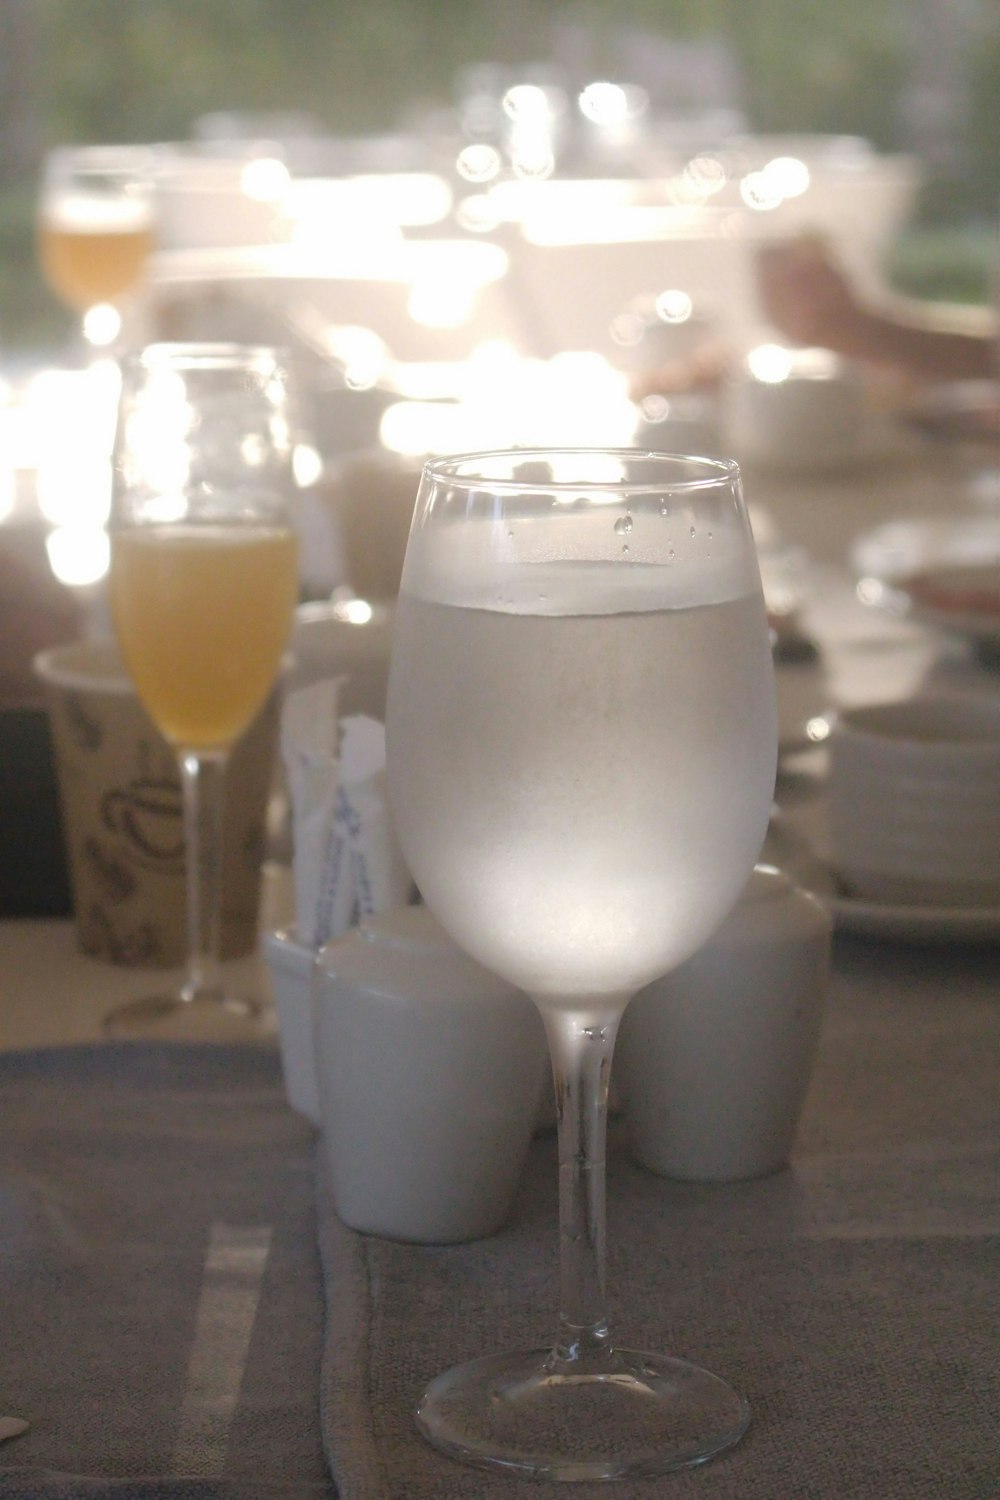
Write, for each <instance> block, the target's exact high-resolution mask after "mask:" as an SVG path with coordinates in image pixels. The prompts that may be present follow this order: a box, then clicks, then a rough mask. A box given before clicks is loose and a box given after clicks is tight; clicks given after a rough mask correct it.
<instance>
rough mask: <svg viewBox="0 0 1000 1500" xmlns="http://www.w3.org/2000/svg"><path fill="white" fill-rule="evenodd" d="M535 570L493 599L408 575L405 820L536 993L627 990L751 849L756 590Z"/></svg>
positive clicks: (393, 760) (707, 906)
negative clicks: (701, 598)
mask: <svg viewBox="0 0 1000 1500" xmlns="http://www.w3.org/2000/svg"><path fill="white" fill-rule="evenodd" d="M527 572H528V573H532V572H533V573H534V574H535V575H536V576H534V577H532V578H531V581H530V584H527V585H525V586H518V587H517V589H516V591H515V592H513V593H511V592H510V591H507V592H506V593H504V592H502V591H501V593H500V594H499V595H498V594H497V592H496V591H495V590H494V591H493V593H494V597H488V596H487V598H486V599H485V601H482V602H485V604H486V605H487V607H482V602H481V603H479V604H477V603H476V602H474V599H473V598H472V597H470V595H474V594H475V592H476V587H475V582H474V580H473V583H472V585H471V586H470V585H469V584H468V579H466V580H465V581H464V582H461V583H459V584H456V585H455V586H454V587H453V586H452V585H451V584H449V582H448V580H447V579H445V580H444V582H443V584H442V579H441V578H437V579H433V580H431V581H430V582H428V579H427V578H422V577H420V576H419V574H418V575H417V576H416V578H415V579H413V578H411V579H410V581H409V584H408V585H404V591H403V593H402V594H401V596H400V599H399V605H398V613H397V619H396V629H395V641H394V648H393V665H392V674H391V682H390V693H389V735H390V777H391V783H390V785H391V793H392V800H393V808H394V813H395V816H396V820H397V827H398V832H399V836H400V839H401V842H402V845H403V848H404V851H405V853H406V855H407V858H408V860H409V862H410V865H411V868H412V870H413V872H414V875H415V877H416V880H417V883H418V885H419V887H420V889H421V892H422V894H423V896H424V898H425V900H426V901H427V903H428V904H429V905H430V906H431V908H432V909H433V910H434V911H435V913H436V914H437V916H438V917H439V919H440V920H441V921H442V923H443V924H444V925H445V926H446V927H448V928H449V930H450V931H451V933H452V935H453V936H454V938H455V939H456V940H457V941H458V942H459V943H460V944H461V945H462V946H463V947H465V948H466V949H467V950H468V951H469V952H470V953H472V954H473V955H474V956H475V957H476V958H477V959H478V960H479V961H480V962H481V963H483V964H485V965H486V966H487V967H488V968H491V969H493V970H495V971H496V972H497V973H499V974H501V975H503V976H504V977H505V978H507V979H509V980H511V981H513V982H514V983H515V984H517V985H519V986H520V987H522V988H524V989H526V990H528V991H529V992H531V993H532V994H533V995H534V996H535V997H536V998H538V999H543V998H545V997H548V998H549V1000H550V1001H551V1000H556V999H562V1000H564V1001H566V1002H569V1003H572V1002H573V1000H574V999H577V1000H582V999H584V998H585V997H588V996H590V997H592V996H602V997H607V996H608V995H617V996H620V997H621V1000H622V1003H624V1002H625V1000H626V999H627V998H628V997H629V996H630V995H631V994H632V993H633V992H634V991H635V990H636V989H637V988H639V987H640V986H641V985H643V984H645V983H647V982H648V981H650V980H651V979H653V978H655V977H657V976H658V975H660V974H662V973H663V972H665V971H666V970H668V969H670V968H672V967H673V966H674V965H675V964H677V963H679V962H681V961H682V960H683V959H684V958H685V957H687V956H688V955H689V954H690V953H691V952H693V951H694V950H695V949H696V948H697V947H698V946H700V944H701V942H702V941H703V940H704V939H705V938H707V937H708V935H709V934H710V932H711V931H712V930H713V928H714V927H715V926H716V925H717V924H718V923H719V921H721V919H722V918H723V916H724V915H725V914H726V912H727V911H728V910H729V908H730V907H731V906H732V904H733V903H734V902H735V900H736V898H737V896H738V895H739V892H740V890H741V889H742V887H743V885H744V883H745V881H746V879H747V875H748V873H749V870H750V868H751V866H752V864H753V861H754V859H755V857H756V854H757V851H758V850H759V848H760V844H761V840H762V838H763V835H764V831H765V828H766V824H767V818H768V813H769V810H770V804H771V797H772V790H773V784H774V769H775V740H776V730H775V708H774V698H773V679H772V672H771V665H770V652H769V645H768V639H767V632H766V628H765V623H764V613H763V604H762V601H761V597H760V591H759V587H758V586H757V584H756V580H755V579H753V580H751V579H748V578H746V577H744V576H741V575H740V572H739V570H737V571H736V572H735V573H734V570H732V569H730V570H729V571H728V573H727V571H726V570H725V569H724V568H723V569H720V570H719V572H720V574H721V578H720V577H717V576H715V574H714V573H713V572H712V571H710V570H708V569H705V570H700V571H699V570H693V571H692V570H686V569H684V568H683V567H682V566H678V568H677V569H675V570H673V571H672V570H671V569H669V568H667V567H660V566H651V565H648V564H642V563H635V564H632V565H627V564H625V565H623V564H621V563H615V562H607V561H605V562H579V563H573V562H570V563H558V562H557V563H554V564H552V563H548V564H546V565H545V566H543V567H540V568H536V569H534V570H532V569H528V570H527ZM414 582H415V584H416V587H415V588H414V587H413V585H414ZM449 593H451V594H452V595H453V602H446V603H442V602H439V599H440V596H441V595H442V594H443V595H444V596H445V597H447V596H448V595H449ZM699 593H701V594H708V596H709V602H697V596H698V594H699ZM421 594H425V595H427V596H428V597H421V596H420V595H421ZM692 595H694V596H695V597H694V598H692ZM434 596H437V597H434Z"/></svg>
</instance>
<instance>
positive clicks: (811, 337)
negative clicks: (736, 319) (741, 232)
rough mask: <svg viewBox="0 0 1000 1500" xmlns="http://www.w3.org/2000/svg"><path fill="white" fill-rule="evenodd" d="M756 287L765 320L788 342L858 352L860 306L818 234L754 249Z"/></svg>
mask: <svg viewBox="0 0 1000 1500" xmlns="http://www.w3.org/2000/svg"><path fill="white" fill-rule="evenodd" d="M756 270H757V288H758V292H759V295H760V300H761V306H762V308H763V311H764V314H765V316H766V317H767V319H768V322H770V323H771V324H773V326H774V328H775V329H776V330H777V332H778V333H780V334H781V335H782V337H784V338H786V339H788V340H789V342H790V343H793V344H804V345H809V346H817V347H821V348H824V349H833V350H835V351H836V352H838V353H841V354H852V353H855V352H857V351H858V348H859V344H860V341H861V335H862V329H863V325H864V321H865V313H864V309H863V308H862V307H861V304H860V303H859V302H858V300H857V298H856V296H855V294H854V291H853V289H852V287H851V285H850V283H849V282H848V280H847V278H846V277H845V276H844V274H843V272H842V271H841V270H840V269H839V267H838V266H837V265H836V264H835V262H834V261H833V259H832V257H831V256H830V253H829V251H828V249H827V247H826V244H825V242H824V241H823V240H822V239H821V238H820V237H819V236H818V235H803V236H801V237H800V238H798V239H794V240H787V241H785V242H783V243H781V244H770V245H764V246H762V247H761V248H760V250H759V251H758V253H757V264H756Z"/></svg>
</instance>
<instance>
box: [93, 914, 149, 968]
mask: <svg viewBox="0 0 1000 1500" xmlns="http://www.w3.org/2000/svg"><path fill="white" fill-rule="evenodd" d="M79 933H80V946H81V948H82V949H83V951H84V953H89V954H91V955H92V956H93V957H96V958H106V959H108V960H109V961H110V962H111V963H113V964H129V965H139V966H142V965H150V966H154V965H157V964H162V963H163V962H164V957H165V955H164V949H163V942H162V939H161V937H160V934H159V933H158V932H157V930H156V928H155V927H154V925H153V923H152V922H140V923H139V925H138V926H137V927H134V928H132V929H130V930H129V931H127V932H118V931H117V930H116V928H115V924H114V922H113V921H112V920H111V918H110V917H109V916H108V914H107V912H105V911H102V910H101V908H100V907H99V906H97V905H96V904H95V905H92V906H91V907H90V908H89V909H88V910H87V911H86V912H83V913H81V915H80V918H79Z"/></svg>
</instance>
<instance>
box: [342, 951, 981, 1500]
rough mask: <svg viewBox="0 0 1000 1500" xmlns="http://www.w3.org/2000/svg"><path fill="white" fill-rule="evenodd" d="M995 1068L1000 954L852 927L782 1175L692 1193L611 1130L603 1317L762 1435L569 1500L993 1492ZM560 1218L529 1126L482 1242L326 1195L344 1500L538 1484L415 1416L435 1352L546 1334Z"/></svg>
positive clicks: (477, 1349)
mask: <svg viewBox="0 0 1000 1500" xmlns="http://www.w3.org/2000/svg"><path fill="white" fill-rule="evenodd" d="M998 1082H1000V954H998V953H997V951H996V950H992V951H987V950H981V951H979V952H972V951H969V952H962V951H961V950H930V949H928V950H919V949H906V948H892V947H888V946H886V947H879V946H877V945H869V944H864V945H862V944H854V943H852V942H850V941H847V942H843V941H842V942H840V943H838V952H837V979H836V981H835V984H834V986H833V991H832V994H831V1009H830V1014H829V1018H828V1022H827V1026H826V1031H825V1035H824V1040H823V1046H822V1050H821V1058H820V1063H819V1067H818V1072H817V1076H816V1078H815V1081H814V1086H813V1089H812V1093H811V1096H810V1100H809V1104H808V1106H807V1112H806V1116H805V1118H804V1120H803V1123H802V1127H801V1130H800V1135H799V1141H798V1146H797V1150H796V1153H795V1157H794V1161H793V1165H792V1167H791V1168H790V1169H789V1170H787V1171H784V1172H781V1173H779V1174H776V1175H775V1176H773V1177H770V1178H768V1179H764V1180H760V1181H757V1182H747V1183H741V1184H735V1185H731V1186H691V1185H682V1184H679V1183H672V1182H668V1181H664V1180H661V1179H659V1178H657V1177H654V1176H652V1175H651V1174H649V1173H647V1172H645V1171H643V1170H641V1169H639V1168H638V1167H635V1166H633V1165H632V1164H631V1163H630V1162H629V1160H628V1158H627V1155H626V1153H625V1151H624V1149H623V1146H622V1142H621V1140H620V1139H619V1140H618V1141H617V1143H616V1147H615V1149H613V1150H612V1153H611V1159H610V1165H609V1235H610V1264H609V1283H610V1311H611V1314H612V1319H613V1325H614V1326H615V1327H616V1329H617V1332H618V1333H619V1335H620V1336H621V1339H622V1342H623V1343H627V1344H631V1345H632V1346H633V1347H638V1348H647V1349H655V1350H661V1351H665V1352H669V1353H673V1354H678V1355H681V1356H683V1357H686V1358H690V1359H693V1360H695V1361H697V1362H698V1363H702V1364H705V1365H707V1366H708V1367H709V1368H711V1369H714V1370H716V1371H718V1372H719V1373H720V1374H723V1375H725V1376H727V1377H728V1378H729V1379H730V1380H731V1381H732V1382H733V1383H734V1384H735V1385H737V1386H738V1387H739V1388H740V1389H741V1390H742V1391H743V1392H744V1393H745V1394H746V1395H747V1396H748V1398H749V1400H750V1402H751V1405H752V1408H753V1426H752V1428H751V1430H750V1433H749V1435H748V1436H747V1437H746V1438H745V1439H744V1441H743V1442H742V1443H741V1444H740V1446H739V1447H738V1448H736V1449H735V1450H733V1451H732V1452H731V1453H729V1454H727V1455H725V1456H723V1457H720V1458H718V1459H716V1460H715V1461H714V1462H712V1463H710V1464H709V1465H707V1466H705V1467H704V1468H700V1469H695V1470H687V1471H684V1472H680V1473H675V1474H672V1475H666V1476H664V1477H662V1478H660V1479H657V1480H646V1481H627V1482H624V1483H623V1484H621V1485H618V1486H615V1485H611V1486H609V1485H607V1484H583V1485H574V1486H571V1489H572V1493H573V1495H574V1497H576V1500H608V1496H609V1494H610V1493H611V1492H612V1491H616V1492H620V1493H624V1494H627V1495H629V1496H633V1495H635V1496H637V1497H638V1496H643V1495H647V1494H648V1495H651V1496H652V1495H658V1496H659V1495H662V1496H664V1497H671V1500H692V1497H695V1496H697V1497H699V1500H989V1497H994V1496H998V1495H1000V1436H998V1432H1000V1428H998V1423H997V1412H998V1409H1000V1359H998V1346H997V1335H996V1323H997V1317H996V1314H997V1309H998V1303H997V1279H998V1272H1000V1255H998V1251H1000V1191H998V1187H1000V1176H998V1171H997V1168H998V1154H997V1125H998V1104H1000V1091H998ZM618 1134H619V1135H620V1131H619V1132H618ZM555 1213H556V1170H555V1156H554V1146H553V1142H552V1141H551V1139H548V1140H547V1139H544V1138H543V1139H541V1140H539V1141H537V1142H536V1143H535V1145H534V1147H533V1149H532V1157H531V1161H530V1164H529V1169H528V1172H527V1175H526V1179H525V1181H524V1185H523V1191H522V1193H521V1197H520V1201H519V1204H518V1206H517V1211H516V1213H515V1215H514V1218H513V1220H512V1221H511V1223H510V1224H509V1225H508V1226H507V1228H506V1229H504V1230H503V1231H502V1232H501V1233H500V1234H499V1235H496V1236H494V1237H493V1238H491V1239H489V1240H485V1241H481V1242H479V1243H477V1244H471V1245H465V1246H455V1247H450V1248H426V1247H416V1246H408V1245H400V1244H392V1243H388V1242H385V1241H380V1240H377V1239H373V1238H367V1237H364V1236H359V1235H356V1234H353V1233H352V1232H351V1231H349V1230H347V1229H345V1228H344V1227H343V1225H341V1224H340V1223H339V1221H338V1220H337V1219H336V1216H335V1214H334V1213H333V1211H332V1208H331V1206H330V1203H329V1202H328V1201H325V1200H323V1201H322V1206H321V1213H320V1243H321V1250H322V1256H323V1262H324V1268H325V1275H326V1280H327V1298H328V1305H329V1314H328V1322H327V1332H326V1343H325V1349H324V1359H323V1378H322V1399H323V1427H324V1436H325V1440H326V1445H327V1453H328V1457H329V1460H330V1464H331V1468H332V1470H333V1472H334V1474H335V1476H336V1479H337V1483H338V1487H339V1492H340V1495H341V1500H493V1497H503V1496H509V1495H511V1494H512V1493H516V1492H522V1491H523V1492H524V1493H530V1494H535V1495H537V1494H538V1493H539V1489H538V1485H537V1484H535V1483H533V1482H532V1481H530V1480H518V1479H515V1478H512V1477H510V1476H508V1475H496V1476H493V1475H491V1474H489V1473H486V1472H483V1471H479V1470H476V1469H473V1468H468V1467H465V1466H463V1465H461V1464H458V1463H455V1462H452V1461H451V1460H449V1459H447V1458H445V1457H443V1456H441V1455H439V1454H437V1453H436V1452H435V1451H434V1450H432V1449H430V1448H429V1447H428V1446H427V1445H426V1444H425V1443H424V1442H423V1441H422V1439H421V1438H420V1437H419V1436H418V1435H417V1433H416V1430H415V1428H414V1425H413V1417H412V1412H413V1408H414V1406H415V1403H416V1401H417V1399H418V1397H419V1394H420V1392H421V1390H422V1389H423V1387H424V1385H425V1384H426V1382H427V1381H428V1380H429V1379H430V1378H431V1377H432V1376H434V1375H436V1374H437V1373H439V1372H440V1371H441V1370H443V1369H445V1368H446V1367H448V1366H449V1365H451V1364H454V1363H455V1362H457V1361H461V1360H464V1359H467V1358H470V1357H472V1356H475V1355H477V1354H481V1353H486V1352H490V1351H494V1350H496V1351H498V1350H500V1349H503V1348H511V1347H517V1346H528V1347H530V1346H537V1345H538V1344H540V1343H544V1342H545V1341H546V1339H547V1337H548V1336H549V1334H550V1333H551V1332H552V1331H553V1329H552V1320H553V1316H554V1308H555V1305H556V1292H557V1288H556V1261H555V1254H556V1217H555ZM567 1493H568V1492H567Z"/></svg>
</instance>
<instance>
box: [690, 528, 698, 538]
mask: <svg viewBox="0 0 1000 1500" xmlns="http://www.w3.org/2000/svg"><path fill="white" fill-rule="evenodd" d="M691 535H692V536H696V535H697V533H696V531H695V528H694V527H693V526H692V527H691Z"/></svg>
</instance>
